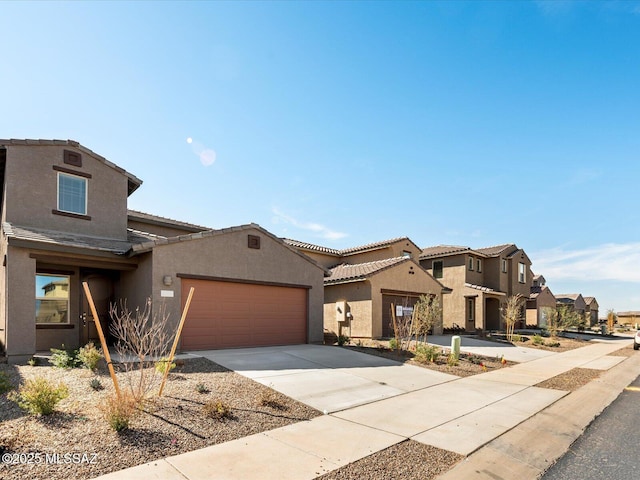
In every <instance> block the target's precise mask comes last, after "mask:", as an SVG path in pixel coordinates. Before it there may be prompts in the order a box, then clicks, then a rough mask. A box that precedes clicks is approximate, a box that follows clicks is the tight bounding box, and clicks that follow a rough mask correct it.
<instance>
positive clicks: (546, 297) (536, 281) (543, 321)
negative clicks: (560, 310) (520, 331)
mask: <svg viewBox="0 0 640 480" xmlns="http://www.w3.org/2000/svg"><path fill="white" fill-rule="evenodd" d="M526 306H527V322H526V323H527V326H529V327H534V326H535V327H541V328H542V327H546V326H547V318H546V317H547V309H549V308H551V309H554V310H555V309H556V297H555V295H554V294H553V293H552V292H551V289H550V288H549V287H547V285H546V280H545V278H544V277H543V276H542V275H533V285H532V286H531V293H530V294H529V299H528V300H527V302H526Z"/></svg>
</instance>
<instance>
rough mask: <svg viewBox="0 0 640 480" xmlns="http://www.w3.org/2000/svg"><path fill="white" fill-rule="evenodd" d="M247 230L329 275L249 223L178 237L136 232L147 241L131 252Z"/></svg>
mask: <svg viewBox="0 0 640 480" xmlns="http://www.w3.org/2000/svg"><path fill="white" fill-rule="evenodd" d="M245 230H259V231H260V233H263V234H264V235H266V236H268V237H270V238H271V239H273V240H275V241H276V242H278V243H280V244H282V245H283V246H284V247H285V248H287V249H288V250H290V251H291V252H293V253H295V254H296V255H298V256H299V257H301V258H303V259H305V260H306V261H307V262H309V263H312V264H313V265H315V266H316V267H318V268H320V269H321V270H322V271H324V272H325V275H326V274H328V270H327V269H326V268H324V267H323V266H322V265H320V264H319V263H318V262H316V261H315V260H313V259H312V258H310V257H308V256H306V255H305V254H303V253H301V252H299V251H298V250H297V249H295V248H293V247H292V246H290V245H287V244H286V243H285V242H284V241H283V240H282V239H281V238H278V237H276V236H275V235H273V234H272V233H271V232H269V231H267V230H265V229H264V228H262V227H261V226H260V225H258V224H257V223H249V224H246V225H238V226H236V227H229V228H220V229H216V230H205V231H202V232H196V233H190V234H187V235H178V236H176V237H162V236H160V235H152V234H148V233H145V232H136V233H138V234H143V235H146V236H147V239H146V241H144V242H141V243H136V244H134V245H133V246H132V248H131V251H132V254H133V255H138V254H141V253H145V252H149V251H151V250H153V248H154V247H157V246H160V245H170V244H173V243H178V242H190V241H192V240H200V239H203V238H209V237H216V236H219V235H226V234H228V233H232V232H242V231H245Z"/></svg>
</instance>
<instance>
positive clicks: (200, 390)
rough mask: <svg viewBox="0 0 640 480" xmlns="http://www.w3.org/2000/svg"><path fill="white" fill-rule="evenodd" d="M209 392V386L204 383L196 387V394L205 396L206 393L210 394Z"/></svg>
mask: <svg viewBox="0 0 640 480" xmlns="http://www.w3.org/2000/svg"><path fill="white" fill-rule="evenodd" d="M209 391H210V390H209V389H208V388H207V386H206V385H205V384H204V383H198V384H197V385H196V392H198V393H202V394H205V393H209Z"/></svg>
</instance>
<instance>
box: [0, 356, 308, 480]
mask: <svg viewBox="0 0 640 480" xmlns="http://www.w3.org/2000/svg"><path fill="white" fill-rule="evenodd" d="M0 371H5V372H6V373H7V374H8V375H9V377H10V378H11V381H12V383H13V385H17V384H18V382H20V381H24V380H25V379H27V378H32V377H35V376H44V377H46V378H48V379H50V380H52V381H54V382H58V381H64V382H65V383H66V384H67V386H68V388H69V397H68V398H66V399H64V400H62V401H61V402H60V403H59V404H58V407H57V409H56V410H57V411H56V412H54V413H53V414H52V415H49V416H45V417H34V416H30V415H27V414H26V413H25V412H23V411H22V410H21V409H20V408H19V407H18V406H17V405H16V404H15V403H14V402H12V401H10V400H8V399H7V394H2V395H0V454H7V453H9V454H27V455H29V454H30V458H27V457H26V456H23V460H24V461H27V460H30V461H31V462H32V463H31V464H23V465H13V464H7V463H6V462H5V463H0V478H2V479H4V478H6V479H12V480H13V479H15V480H22V479H25V480H26V479H28V480H39V479H47V480H58V479H60V480H67V479H86V478H92V477H95V476H98V475H102V474H105V473H109V472H112V471H116V470H121V469H123V468H127V467H131V466H135V465H139V464H141V463H145V462H149V461H152V460H155V459H159V458H163V457H166V456H170V455H176V454H179V453H184V452H188V451H191V450H194V449H198V448H202V447H206V446H208V445H213V444H217V443H222V442H226V441H229V440H233V439H237V438H241V437H245V436H247V435H251V434H254V433H259V432H262V431H265V430H271V429H273V428H278V427H282V426H285V425H288V424H291V423H294V422H298V421H301V420H307V419H310V418H313V417H315V416H317V415H320V412H318V411H316V410H314V409H312V408H310V407H307V406H305V405H303V404H301V403H299V402H296V401H294V400H292V399H291V398H289V397H287V396H285V395H282V394H279V393H277V392H274V391H273V390H271V389H269V388H267V387H265V386H263V385H261V384H259V383H257V382H254V381H252V380H250V379H248V378H245V377H242V376H240V375H238V374H236V373H234V372H231V371H229V370H227V369H225V368H223V367H221V366H219V365H217V364H215V363H213V362H210V361H208V360H206V359H192V360H187V361H185V362H184V364H183V365H181V366H180V365H179V366H178V367H177V368H176V369H175V370H174V371H172V373H171V374H170V375H169V381H168V382H167V386H166V387H165V392H164V393H165V395H164V396H163V397H162V398H161V399H158V400H156V401H154V402H152V403H149V404H148V405H146V407H145V410H144V411H143V412H141V413H140V414H139V415H137V416H136V417H134V420H133V421H132V423H131V426H130V429H129V430H125V431H123V432H121V433H116V432H115V431H113V430H112V429H111V428H110V427H109V426H108V424H107V422H106V421H105V420H104V418H103V415H102V412H101V410H100V408H99V405H100V404H101V402H102V401H103V399H104V398H105V397H106V396H107V395H108V394H109V393H111V392H112V391H113V387H112V384H111V380H110V378H109V376H108V374H107V373H106V372H103V373H101V374H98V375H97V378H99V379H100V380H101V382H102V384H103V385H104V387H105V389H104V390H102V391H95V390H93V389H92V388H91V387H90V385H89V383H90V381H91V379H93V378H96V375H95V374H93V373H92V372H90V371H89V370H86V369H71V370H64V369H58V368H53V367H51V366H36V367H31V366H12V365H0ZM127 375H128V374H125V373H119V374H118V377H119V381H120V383H121V387H122V386H123V385H125V384H126V376H127ZM198 384H203V385H204V386H205V387H206V389H208V390H209V392H208V393H198V392H197V391H196V385H198ZM217 400H219V401H221V402H223V403H225V404H227V405H228V406H230V407H231V410H232V414H231V418H229V419H225V420H222V421H220V420H216V419H213V418H210V417H208V416H206V415H205V414H204V413H203V407H204V405H205V404H206V403H207V402H208V401H217ZM35 454H39V458H38V457H36V455H35ZM45 454H49V457H48V458H46V457H45ZM52 454H60V457H53V456H51V455H52ZM64 454H80V455H79V459H76V460H74V459H73V457H72V458H71V460H69V461H68V463H65V462H67V460H66V459H65V457H64ZM82 454H87V456H86V458H83V457H82ZM14 457H15V455H14ZM45 459H46V461H45ZM46 462H48V463H46ZM52 462H53V463H52Z"/></svg>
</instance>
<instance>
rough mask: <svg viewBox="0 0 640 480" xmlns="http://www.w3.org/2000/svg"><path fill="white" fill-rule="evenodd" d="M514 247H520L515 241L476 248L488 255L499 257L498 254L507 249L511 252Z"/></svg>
mask: <svg viewBox="0 0 640 480" xmlns="http://www.w3.org/2000/svg"><path fill="white" fill-rule="evenodd" d="M514 248H515V249H517V248H518V247H516V246H515V244H513V243H503V244H502V245H494V246H492V247H483V248H476V251H477V252H481V253H484V254H485V255H486V256H488V257H497V256H498V255H501V254H503V253H504V252H506V251H509V253H511V250H513V249H514Z"/></svg>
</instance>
